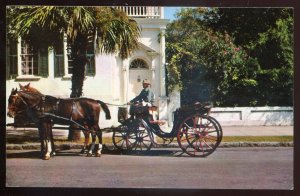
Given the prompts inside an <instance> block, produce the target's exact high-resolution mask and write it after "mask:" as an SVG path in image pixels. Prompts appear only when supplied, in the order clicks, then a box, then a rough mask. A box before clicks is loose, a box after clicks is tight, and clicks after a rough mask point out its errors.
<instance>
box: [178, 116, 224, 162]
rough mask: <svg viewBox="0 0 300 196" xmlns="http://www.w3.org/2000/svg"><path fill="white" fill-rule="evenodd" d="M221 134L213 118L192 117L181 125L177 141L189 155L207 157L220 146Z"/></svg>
mask: <svg viewBox="0 0 300 196" xmlns="http://www.w3.org/2000/svg"><path fill="white" fill-rule="evenodd" d="M221 132H222V131H221V130H220V128H219V126H218V125H217V124H216V123H215V121H214V120H212V118H211V117H209V116H203V115H198V114H197V115H192V116H189V117H187V118H186V119H185V120H184V121H183V122H182V123H181V125H180V128H179V130H178V134H177V141H178V144H179V146H180V148H181V149H182V150H183V151H184V152H185V153H187V154H188V155H190V156H194V157H206V156H208V155H209V154H211V153H213V152H214V151H215V150H216V148H217V147H218V145H219V144H220V142H221V136H222V133H221Z"/></svg>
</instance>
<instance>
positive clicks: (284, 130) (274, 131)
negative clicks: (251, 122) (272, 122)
mask: <svg viewBox="0 0 300 196" xmlns="http://www.w3.org/2000/svg"><path fill="white" fill-rule="evenodd" d="M222 129H223V136H283V135H286V136H293V135H294V127H293V126H224V127H222Z"/></svg>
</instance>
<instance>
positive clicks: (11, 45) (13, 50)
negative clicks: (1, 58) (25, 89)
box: [6, 39, 18, 79]
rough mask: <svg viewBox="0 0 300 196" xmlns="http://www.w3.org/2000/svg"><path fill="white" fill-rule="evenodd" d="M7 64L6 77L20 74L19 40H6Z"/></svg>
mask: <svg viewBox="0 0 300 196" xmlns="http://www.w3.org/2000/svg"><path fill="white" fill-rule="evenodd" d="M6 48H7V50H6V53H7V58H6V64H7V70H6V71H7V72H6V77H7V79H8V78H10V77H12V78H15V77H16V76H17V75H18V56H17V54H18V47H17V41H16V40H12V39H7V42H6Z"/></svg>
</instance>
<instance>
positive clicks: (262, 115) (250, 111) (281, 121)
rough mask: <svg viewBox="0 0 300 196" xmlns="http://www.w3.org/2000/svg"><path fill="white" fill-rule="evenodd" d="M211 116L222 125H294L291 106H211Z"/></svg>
mask: <svg viewBox="0 0 300 196" xmlns="http://www.w3.org/2000/svg"><path fill="white" fill-rule="evenodd" d="M211 116H213V117H215V118H216V119H217V120H218V121H219V122H220V123H221V124H222V126H241V125H242V126H251V125H253V126H258V125H266V126H272V125H276V126H278V125H282V126H287V125H294V110H293V107H233V108H213V109H212V112H211Z"/></svg>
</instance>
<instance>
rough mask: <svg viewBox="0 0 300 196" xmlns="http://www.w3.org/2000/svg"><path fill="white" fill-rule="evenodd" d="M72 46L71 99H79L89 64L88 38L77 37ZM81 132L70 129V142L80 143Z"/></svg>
mask: <svg viewBox="0 0 300 196" xmlns="http://www.w3.org/2000/svg"><path fill="white" fill-rule="evenodd" d="M70 46H71V58H72V61H71V62H72V67H73V68H72V79H71V82H72V88H71V90H72V92H71V95H70V97H71V98H78V97H80V96H81V95H82V87H83V81H84V77H85V65H86V63H87V58H86V48H87V39H86V36H82V35H77V37H76V38H75V41H74V42H73V43H72V44H70ZM80 136H81V131H77V130H73V129H72V126H70V128H69V136H68V140H71V141H79V140H80Z"/></svg>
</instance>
